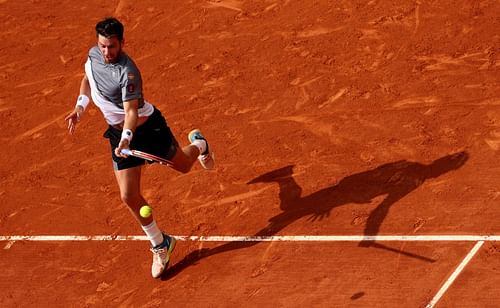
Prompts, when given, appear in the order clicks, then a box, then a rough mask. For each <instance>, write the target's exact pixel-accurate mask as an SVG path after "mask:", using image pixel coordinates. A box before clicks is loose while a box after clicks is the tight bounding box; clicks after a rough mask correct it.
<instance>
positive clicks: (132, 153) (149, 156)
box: [121, 149, 174, 166]
mask: <svg viewBox="0 0 500 308" xmlns="http://www.w3.org/2000/svg"><path fill="white" fill-rule="evenodd" d="M121 152H122V154H125V155H129V156H134V157H138V158H142V159H145V160H149V161H152V162H157V163H160V164H162V165H167V166H173V164H174V163H172V162H171V161H170V160H168V159H165V158H161V157H159V156H156V155H153V154H149V153H145V152H142V151H138V150H130V149H122V151H121Z"/></svg>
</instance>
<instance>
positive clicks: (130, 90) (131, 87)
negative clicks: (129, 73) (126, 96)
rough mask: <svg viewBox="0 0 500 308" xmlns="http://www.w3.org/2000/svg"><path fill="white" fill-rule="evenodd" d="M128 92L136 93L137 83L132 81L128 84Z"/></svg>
mask: <svg viewBox="0 0 500 308" xmlns="http://www.w3.org/2000/svg"><path fill="white" fill-rule="evenodd" d="M127 92H128V93H134V92H135V85H134V84H133V83H130V84H128V85H127Z"/></svg>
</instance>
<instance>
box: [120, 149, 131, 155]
mask: <svg viewBox="0 0 500 308" xmlns="http://www.w3.org/2000/svg"><path fill="white" fill-rule="evenodd" d="M121 152H122V154H124V155H132V151H131V150H130V149H122V150H121Z"/></svg>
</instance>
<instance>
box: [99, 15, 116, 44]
mask: <svg viewBox="0 0 500 308" xmlns="http://www.w3.org/2000/svg"><path fill="white" fill-rule="evenodd" d="M95 32H96V36H99V34H100V35H102V36H104V37H105V38H110V37H113V36H116V37H117V38H118V40H120V41H122V40H123V24H122V23H121V22H120V21H118V19H116V18H114V17H106V18H104V19H103V20H101V21H100V22H98V23H97V24H96V25H95Z"/></svg>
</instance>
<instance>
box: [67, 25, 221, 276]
mask: <svg viewBox="0 0 500 308" xmlns="http://www.w3.org/2000/svg"><path fill="white" fill-rule="evenodd" d="M95 30H96V37H97V45H96V46H94V47H92V48H90V50H89V53H88V59H87V61H86V63H85V74H84V76H83V79H82V81H81V84H80V95H79V96H78V99H77V101H76V106H75V108H74V110H73V111H71V112H70V113H69V115H68V116H67V117H66V118H65V120H66V121H68V130H69V133H70V134H73V133H74V132H75V129H76V125H77V123H78V122H79V121H80V120H81V118H82V115H83V114H84V112H85V110H86V108H87V106H88V104H89V102H90V100H91V99H92V101H93V102H94V104H95V105H96V106H97V107H98V108H99V109H100V110H101V112H102V114H103V116H104V119H105V120H106V122H107V123H108V124H109V126H108V129H107V130H106V132H105V133H104V137H105V138H107V139H109V143H110V144H111V156H112V161H113V167H114V173H115V176H116V181H117V182H118V186H119V188H120V196H121V200H122V201H123V202H124V203H125V204H126V205H127V206H128V207H129V209H130V211H131V212H132V214H133V216H134V217H135V218H136V219H137V221H138V222H139V223H140V224H141V227H142V229H143V230H144V232H145V233H146V235H147V237H148V239H149V240H150V241H151V246H152V248H151V251H152V252H153V264H152V267H151V274H152V276H153V277H154V278H158V277H160V276H161V274H162V273H163V272H164V271H165V269H166V268H167V267H168V264H169V261H170V255H171V253H172V251H173V250H174V247H175V238H173V237H171V236H169V235H167V234H166V233H164V232H163V231H161V230H160V228H159V227H158V226H157V224H156V221H155V220H154V219H153V216H149V217H147V218H143V217H141V216H140V214H139V210H140V208H141V207H142V206H143V205H146V204H148V203H147V201H146V200H145V199H144V197H143V196H142V194H141V191H140V186H141V185H140V180H141V169H142V166H143V165H144V164H145V161H144V160H143V159H141V158H137V157H132V156H127V155H124V154H123V153H122V152H121V150H122V149H137V150H140V151H143V152H147V153H150V154H153V155H156V156H160V157H162V158H165V159H167V160H169V161H171V162H172V163H173V165H172V167H173V168H174V169H175V170H177V171H179V172H182V173H187V172H188V171H189V170H191V167H192V166H193V164H194V162H196V159H198V161H199V162H200V164H201V166H202V167H203V168H205V169H212V168H214V159H213V155H212V151H211V148H210V147H209V146H208V143H207V140H206V139H205V137H204V136H203V135H202V134H201V132H200V131H199V130H193V131H191V132H190V133H189V135H188V139H189V141H190V144H189V145H188V146H186V147H183V148H181V147H180V146H179V143H178V142H177V140H176V139H175V137H174V136H173V134H172V132H171V131H170V128H169V127H168V126H167V123H166V121H165V118H164V117H163V115H162V114H161V112H160V111H159V110H158V109H156V108H155V107H154V106H153V105H152V104H150V103H149V102H147V101H146V100H145V99H144V94H143V91H142V78H141V73H140V71H139V69H138V67H137V66H136V64H135V63H134V61H133V60H132V59H131V58H130V57H129V56H128V55H127V54H126V53H125V52H124V51H123V47H124V43H125V41H124V38H123V33H124V27H123V25H122V23H121V22H120V21H118V20H117V19H116V18H112V17H108V18H105V19H104V20H102V21H100V22H98V23H97V24H96V27H95Z"/></svg>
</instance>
